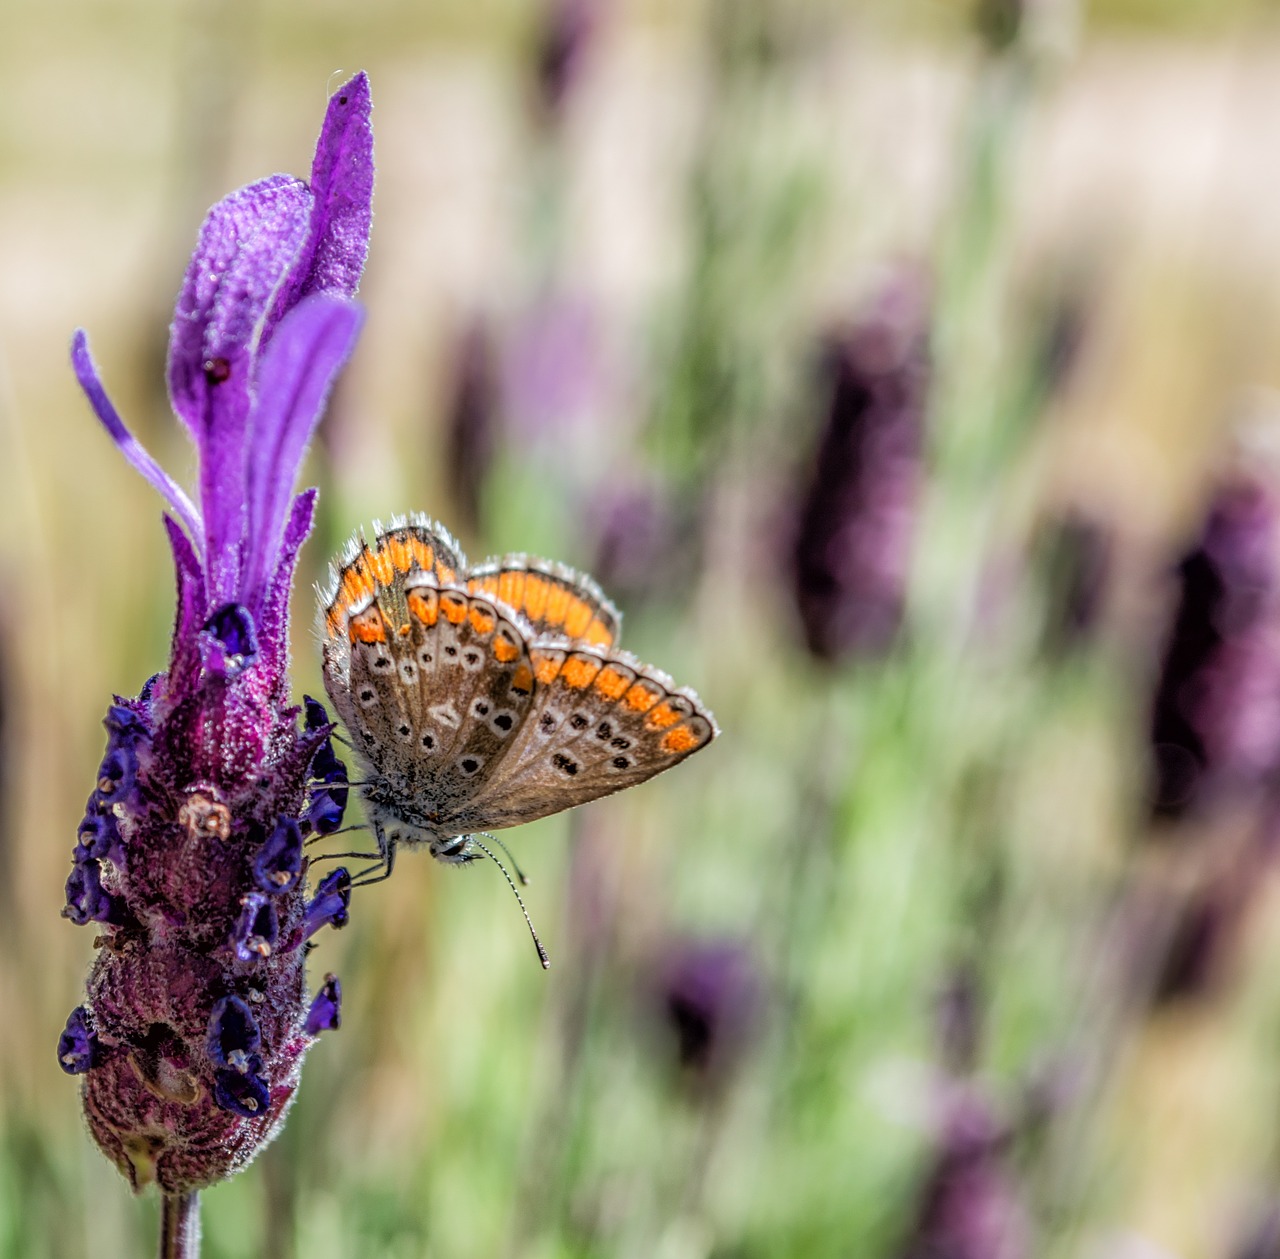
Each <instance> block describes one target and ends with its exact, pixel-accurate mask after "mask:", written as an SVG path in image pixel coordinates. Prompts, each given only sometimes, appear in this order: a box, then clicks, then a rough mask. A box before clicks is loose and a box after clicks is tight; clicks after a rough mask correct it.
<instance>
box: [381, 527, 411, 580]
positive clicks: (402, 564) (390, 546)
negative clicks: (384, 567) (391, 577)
mask: <svg viewBox="0 0 1280 1259" xmlns="http://www.w3.org/2000/svg"><path fill="white" fill-rule="evenodd" d="M387 554H388V555H389V556H390V557H391V563H392V564H393V565H394V566H395V570H396V572H397V573H407V572H408V571H409V570H410V569H411V568H412V567H413V551H412V550H411V549H410V547H409V542H408V540H407V539H406V538H404V537H403V536H400V535H397V534H392V535H391V537H389V538H388V539H387Z"/></svg>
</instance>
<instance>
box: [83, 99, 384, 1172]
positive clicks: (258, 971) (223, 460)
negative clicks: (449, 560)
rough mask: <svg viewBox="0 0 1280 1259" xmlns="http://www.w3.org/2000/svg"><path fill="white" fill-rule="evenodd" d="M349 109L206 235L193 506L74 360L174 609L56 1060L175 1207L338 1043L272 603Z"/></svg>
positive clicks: (177, 353) (324, 780)
mask: <svg viewBox="0 0 1280 1259" xmlns="http://www.w3.org/2000/svg"><path fill="white" fill-rule="evenodd" d="M369 110H370V102H369V85H368V81H367V80H366V78H365V76H364V75H363V74H359V75H357V76H356V77H355V78H353V79H352V80H351V81H350V82H349V83H347V84H346V85H345V86H343V87H342V88H340V89H339V90H338V92H337V93H336V94H335V95H334V96H333V98H332V99H331V100H330V102H329V108H328V112H327V114H326V116H325V120H324V126H323V129H322V130H321V133H320V139H319V143H318V144H317V147H316V154H315V162H314V164H313V166H312V171H311V180H310V182H309V183H307V182H303V181H302V180H300V179H295V178H293V177H291V176H288V175H274V176H271V177H270V178H268V179H264V180H261V181H259V182H258V183H255V184H251V185H249V186H248V187H247V188H242V189H241V190H240V191H238V192H235V193H232V194H231V196H229V197H227V198H225V199H224V200H223V201H221V202H219V203H218V204H217V205H216V206H214V207H213V209H212V210H211V211H210V212H209V215H208V217H207V219H206V220H205V223H204V226H203V227H202V229H201V232H200V237H199V240H198V243H197V245H196V250H195V253H194V255H193V257H192V260H191V264H190V266H189V267H188V270H187V275H186V280H185V282H184V284H183V286H182V291H181V293H180V294H179V297H178V303H177V308H176V310H175V312H174V318H173V326H172V330H171V336H170V344H169V361H168V384H169V394H170V398H171V400H172V403H173V408H174V411H175V412H176V413H177V415H178V418H179V419H180V420H181V421H182V422H183V424H185V425H186V427H187V429H188V431H189V432H190V434H191V437H192V439H193V441H194V442H195V446H196V450H197V454H198V456H199V483H198V491H197V494H196V496H195V501H193V500H192V499H191V498H189V497H188V496H187V495H186V494H185V493H184V492H183V490H182V489H181V488H180V487H179V486H178V485H177V484H176V483H175V482H174V481H173V480H171V479H170V477H169V476H168V475H167V474H166V473H165V472H164V471H163V470H162V469H161V468H160V467H159V466H158V465H157V464H156V462H155V461H154V460H153V459H152V458H151V456H150V455H148V454H147V452H146V451H145V450H143V449H142V447H141V446H140V445H139V444H138V443H137V441H135V439H134V438H133V437H132V436H131V435H130V433H129V432H128V430H127V429H126V428H125V426H124V424H123V422H122V421H121V419H120V417H119V415H118V414H117V412H116V410H115V408H114V406H113V405H112V404H111V401H110V400H109V398H108V397H107V394H106V392H105V390H104V388H103V386H102V384H101V382H100V380H99V377H98V374H97V370H96V368H95V366H94V364H93V361H92V359H91V358H90V356H89V349H88V344H87V340H86V337H85V334H84V333H83V332H77V333H76V336H75V339H74V342H73V345H72V362H73V364H74V367H75V371H76V375H77V377H78V378H79V381H80V384H81V386H82V387H83V389H84V391H85V393H86V395H87V396H88V398H89V401H90V403H91V404H92V406H93V408H94V410H95V412H96V413H97V415H98V418H99V419H100V420H101V421H102V423H103V425H104V426H105V427H106V429H107V431H108V433H109V434H110V435H111V437H112V438H113V440H114V441H115V442H116V444H117V446H119V448H120V449H121V451H122V452H123V453H124V455H125V457H126V458H127V459H128V460H129V462H130V463H132V464H133V466H134V467H135V468H137V469H138V471H139V472H141V473H142V475H143V476H144V477H145V478H146V479H147V480H148V481H149V482H150V483H151V484H152V485H153V486H154V487H155V488H156V489H158V490H159V491H160V493H161V494H162V495H163V496H164V498H165V499H166V500H167V502H168V504H169V507H170V510H171V515H168V516H166V518H165V527H166V529H167V531H168V536H169V542H170V546H171V548H172V552H173V558H174V567H175V569H176V573H177V616H176V620H175V624H174V631H173V642H172V648H171V654H170V658H169V663H168V668H167V669H166V670H165V671H164V672H163V673H159V674H157V675H156V676H155V677H153V678H152V679H151V680H150V681H149V682H148V683H147V685H146V686H145V687H144V688H143V690H142V692H141V693H140V694H139V695H138V696H137V697H136V698H134V699H128V700H126V699H119V698H117V699H116V701H115V703H114V704H113V705H112V707H111V708H110V709H109V710H108V713H107V718H106V722H105V725H106V727H107V732H108V737H107V750H106V754H105V756H104V757H103V760H102V764H101V766H100V768H99V770H98V774H97V777H96V785H95V787H94V790H93V792H92V793H91V795H90V797H89V801H88V805H87V807H86V810H85V818H84V821H83V822H82V823H81V826H80V829H79V834H78V837H77V838H78V842H77V844H76V848H75V852H74V864H73V870H72V874H71V877H70V879H68V881H67V909H66V911H65V912H66V914H67V916H68V917H69V918H71V919H72V921H73V922H78V923H86V922H94V923H96V924H98V931H99V935H100V937H101V942H102V946H103V947H101V948H100V950H99V952H98V954H97V960H96V961H95V963H94V965H93V968H92V970H91V972H90V975H89V981H88V1000H87V1002H86V1003H85V1004H84V1005H82V1006H80V1007H78V1008H77V1009H76V1010H75V1011H74V1012H73V1013H72V1016H71V1018H70V1019H69V1020H68V1022H67V1027H66V1030H65V1031H64V1032H63V1035H62V1039H61V1041H60V1042H59V1046H58V1057H59V1062H60V1063H61V1064H62V1066H63V1068H64V1069H65V1070H67V1071H69V1072H72V1073H75V1074H83V1075H84V1092H83V1096H84V1105H85V1113H86V1115H87V1117H88V1121H89V1128H90V1131H91V1132H92V1134H93V1136H94V1138H95V1140H96V1141H97V1142H98V1144H99V1145H100V1146H101V1147H102V1149H103V1151H104V1152H105V1153H106V1155H107V1156H108V1157H109V1158H110V1159H111V1160H112V1161H113V1162H114V1163H115V1164H116V1166H117V1167H118V1168H119V1169H120V1170H121V1172H122V1173H123V1174H124V1175H125V1176H127V1177H128V1178H129V1180H130V1182H131V1183H132V1185H133V1186H134V1188H135V1189H140V1188H142V1187H143V1186H144V1185H146V1184H148V1183H149V1182H151V1181H155V1182H157V1183H158V1184H159V1186H160V1187H161V1189H162V1190H163V1191H164V1192H165V1193H166V1194H167V1195H170V1196H171V1197H176V1196H179V1195H186V1194H189V1193H190V1192H191V1191H192V1190H195V1189H198V1188H200V1187H201V1186H204V1185H208V1184H210V1183H212V1182H214V1181H217V1180H220V1179H222V1178H224V1177H226V1176H228V1175H230V1174H231V1173H233V1172H235V1171H237V1170H238V1169H239V1168H240V1167H242V1166H244V1164H245V1163H247V1162H248V1161H249V1160H250V1159H251V1158H253V1157H254V1155H256V1154H257V1152H258V1151H259V1150H260V1149H261V1148H262V1147H263V1145H264V1144H265V1143H266V1142H267V1140H269V1139H270V1137H271V1136H273V1135H274V1133H275V1132H276V1131H277V1129H278V1128H279V1126H280V1124H281V1122H282V1120H283V1117H284V1113H285V1110H286V1109H287V1107H288V1105H289V1102H290V1100H291V1098H292V1096H293V1093H294V1090H295V1089H296V1088H297V1084H298V1078H299V1073H300V1070H301V1067H302V1059H303V1057H304V1055H305V1053H306V1051H307V1049H308V1047H309V1046H310V1045H311V1043H312V1041H313V1039H314V1037H315V1035H316V1032H317V1031H318V1030H320V1028H321V1027H333V1026H336V1025H337V1019H336V1013H335V1016H334V1017H331V1018H328V1019H320V1020H318V1021H317V1020H316V1019H314V1018H313V1017H311V1002H310V1000H309V998H308V996H307V992H306V983H305V975H304V958H305V952H306V951H305V950H304V949H303V948H302V947H301V945H302V943H303V941H304V940H305V939H306V937H307V935H308V934H309V931H308V926H309V919H310V916H311V905H312V904H313V900H312V898H309V897H308V895H307V892H306V888H305V883H306V880H305V866H306V863H305V859H304V856H303V845H302V838H303V834H304V832H305V831H320V832H322V833H323V832H326V831H328V830H331V829H334V828H335V827H336V825H337V824H339V823H340V821H341V808H342V806H343V805H345V795H346V788H345V786H339V785H337V784H345V782H346V772H345V769H343V767H342V765H341V762H339V761H338V760H337V758H336V757H335V756H334V755H333V748H332V745H331V743H330V741H329V734H330V731H331V730H332V726H331V725H330V723H329V722H328V719H327V717H326V716H325V714H324V711H323V709H322V708H321V707H320V706H319V705H318V704H315V703H314V701H311V702H309V703H308V705H307V718H306V722H305V724H304V725H303V726H302V727H301V728H299V723H298V716H299V710H298V709H297V708H296V707H293V706H291V705H290V702H289V679H288V672H287V670H288V609H289V592H290V585H291V582H292V578H293V571H294V564H295V561H296V559H297V555H298V550H299V548H300V547H301V545H302V543H303V541H304V540H305V539H306V537H307V534H308V533H309V532H310V529H311V522H312V512H313V510H314V507H315V499H316V492H315V491H314V490H306V491H304V492H302V493H301V494H298V495H296V496H294V495H293V486H294V482H295V480H296V478H297V473H298V468H299V465H300V464H301V461H302V456H303V453H304V451H305V448H306V445H307V442H308V440H309V438H310V436H311V433H312V431H313V430H314V428H315V425H316V423H317V421H318V420H319V417H320V414H321V412H322V409H323V407H324V403H325V399H326V397H327V395H328V392H329V389H330V387H331V385H332V383H333V380H334V378H335V377H336V375H337V373H338V372H339V370H340V369H341V367H342V365H343V364H344V363H345V361H346V359H347V357H348V355H349V354H350V353H351V350H352V348H353V346H354V344H355V339H356V335H357V333H358V331H359V326H360V321H361V314H360V310H359V308H358V307H357V305H356V304H355V303H354V302H353V301H352V300H351V298H352V294H353V293H354V292H355V289H356V286H357V284H358V282H359V278H360V273H361V270H362V268H363V265H364V259H365V254H366V251H367V247H368V234H369V224H370V200H371V193H372V181H373V164H372V132H371V130H370V125H369ZM313 774H314V775H316V776H317V778H318V780H319V781H318V784H317V787H316V788H315V789H313V787H312V775H313ZM317 802H320V803H319V804H318V803H317ZM335 813H336V821H335ZM337 873H338V875H339V876H340V877H339V880H338V881H339V882H342V881H343V880H345V872H337ZM330 877H331V878H333V877H334V876H330ZM326 882H328V880H326ZM322 886H323V885H322ZM324 921H326V922H330V923H333V924H334V925H341V921H345V905H344V906H343V907H342V914H341V919H340V917H339V914H337V913H334V912H330V913H329V914H328V915H327V916H326V917H325V918H324ZM334 990H335V991H336V983H335V984H334ZM335 1010H336V1003H335Z"/></svg>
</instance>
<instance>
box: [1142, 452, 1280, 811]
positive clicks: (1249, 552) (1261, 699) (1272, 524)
mask: <svg viewBox="0 0 1280 1259" xmlns="http://www.w3.org/2000/svg"><path fill="white" fill-rule="evenodd" d="M1278 544H1280V510H1278V507H1277V502H1276V499H1275V496H1274V494H1273V493H1272V491H1271V489H1270V488H1269V487H1268V486H1265V485H1263V484H1262V483H1260V482H1258V481H1256V480H1252V479H1250V478H1247V477H1243V476H1238V477H1236V478H1234V479H1232V480H1230V481H1228V482H1227V483H1226V484H1225V485H1224V486H1223V487H1222V488H1221V489H1220V490H1219V492H1218V494H1217V496H1216V497H1215V499H1214V501H1213V504H1212V506H1211V509H1210V512H1209V517H1208V520H1207V521H1206V523H1205V526H1204V531H1203V533H1202V535H1201V537H1200V538H1199V540H1198V541H1197V542H1196V543H1195V545H1194V546H1193V547H1192V548H1191V550H1190V551H1188V553H1187V554H1186V555H1185V556H1184V557H1183V559H1182V561H1181V563H1180V564H1179V565H1178V572H1177V580H1178V597H1177V606H1176V609H1175V612H1174V616H1173V624H1172V628H1171V630H1170V634H1169V640H1168V643H1167V645H1166V647H1165V652H1164V660H1163V663H1162V666H1161V670H1160V676H1159V681H1158V683H1157V686H1156V692H1155V697H1154V701H1153V704H1152V715H1151V744H1152V750H1153V753H1154V769H1153V778H1154V781H1153V784H1152V811H1153V812H1154V813H1155V814H1156V816H1161V817H1169V818H1176V817H1181V816H1183V815H1184V814H1186V813H1188V812H1190V811H1192V810H1194V809H1199V808H1201V807H1203V806H1204V805H1205V804H1207V803H1208V802H1209V801H1210V800H1211V799H1212V798H1213V797H1215V796H1218V795H1220V794H1222V793H1223V792H1224V791H1227V790H1229V789H1240V788H1247V787H1258V786H1260V785H1262V784H1264V783H1265V782H1266V781H1268V780H1269V779H1270V777H1271V776H1272V775H1273V774H1274V772H1275V769H1276V767H1277V764H1278V763H1280V619H1278V617H1277V613H1278V612H1280V550H1278Z"/></svg>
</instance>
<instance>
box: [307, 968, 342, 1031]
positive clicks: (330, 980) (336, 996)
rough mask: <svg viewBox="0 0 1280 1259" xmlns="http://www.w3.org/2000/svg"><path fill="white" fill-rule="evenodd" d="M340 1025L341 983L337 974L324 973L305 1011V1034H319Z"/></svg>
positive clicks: (335, 1029)
mask: <svg viewBox="0 0 1280 1259" xmlns="http://www.w3.org/2000/svg"><path fill="white" fill-rule="evenodd" d="M341 1026H342V985H341V984H340V983H339V982H338V977H337V975H326V976H325V977H324V984H323V985H322V986H321V988H320V991H319V992H317V993H316V995H315V998H314V999H313V1000H312V1002H311V1009H310V1010H309V1011H308V1012H307V1024H306V1027H307V1034H308V1035H310V1036H319V1035H320V1033H321V1032H336V1031H337V1030H338V1028H339V1027H341Z"/></svg>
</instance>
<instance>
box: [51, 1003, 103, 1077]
mask: <svg viewBox="0 0 1280 1259" xmlns="http://www.w3.org/2000/svg"><path fill="white" fill-rule="evenodd" d="M96 1051H97V1045H96V1041H95V1038H94V1035H93V1032H92V1031H91V1030H90V1029H89V1012H88V1010H86V1009H85V1007H84V1006H82V1005H78V1006H76V1008H75V1009H74V1010H72V1011H71V1013H70V1014H69V1015H68V1016H67V1025H66V1027H65V1028H63V1029H62V1035H61V1036H60V1037H58V1065H59V1066H60V1067H61V1068H62V1069H63V1070H64V1071H65V1072H66V1073H67V1074H68V1075H83V1074H84V1073H85V1072H86V1071H88V1070H89V1069H90V1067H92V1066H93V1065H94V1059H95V1057H96Z"/></svg>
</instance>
